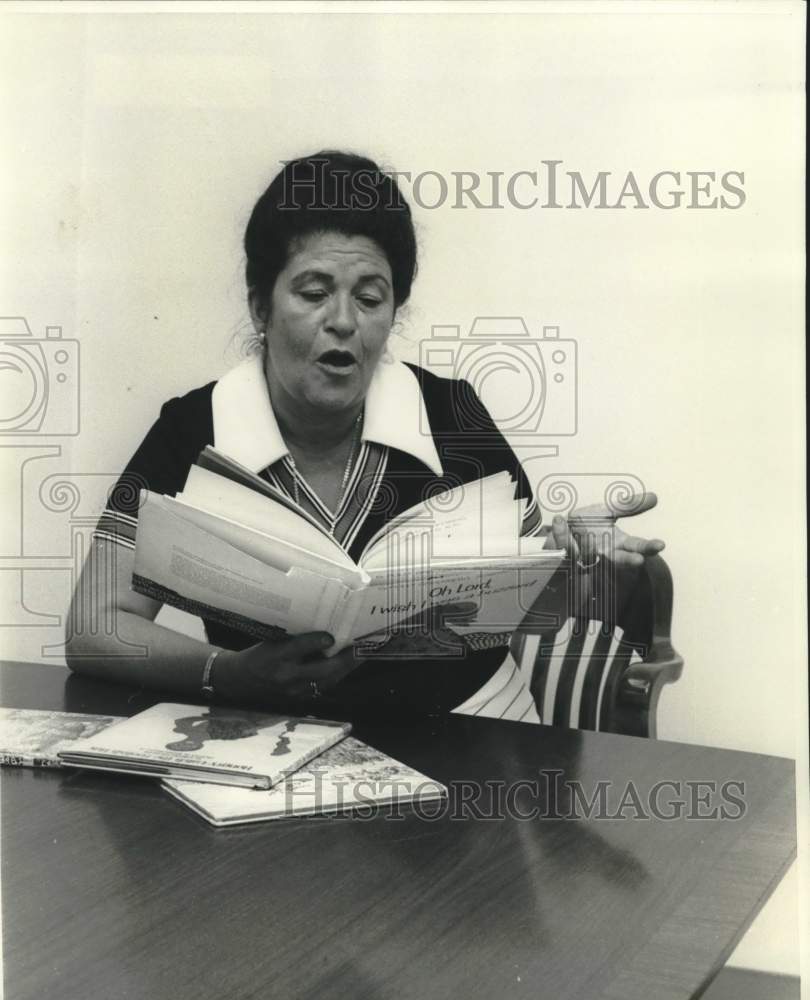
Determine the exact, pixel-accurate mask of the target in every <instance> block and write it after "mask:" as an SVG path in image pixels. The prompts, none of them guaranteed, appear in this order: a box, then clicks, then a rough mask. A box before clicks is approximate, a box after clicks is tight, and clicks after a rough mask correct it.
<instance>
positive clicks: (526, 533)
mask: <svg viewBox="0 0 810 1000" xmlns="http://www.w3.org/2000/svg"><path fill="white" fill-rule="evenodd" d="M542 528H543V514H542V511H541V510H540V508H539V507H538V505H537V500H536V499H535V498H534V497H532V499H531V500H530V501H529V505H528V507H527V508H526V510H525V511H524V513H523V522H522V524H521V526H520V534H521V536H522V537H523V538H527V537H531V536H532V535H537V534H539V533H540V532H541V529H542Z"/></svg>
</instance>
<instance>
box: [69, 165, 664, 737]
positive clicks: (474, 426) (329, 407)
mask: <svg viewBox="0 0 810 1000" xmlns="http://www.w3.org/2000/svg"><path fill="white" fill-rule="evenodd" d="M244 246H245V253H246V257H247V267H246V279H247V296H248V304H249V307H250V315H251V317H252V321H253V326H254V328H255V331H256V348H257V349H256V350H255V352H254V353H253V354H252V355H251V356H249V357H248V359H247V360H246V361H245V362H244V363H243V364H241V365H239V366H237V367H236V368H234V369H233V370H231V371H230V372H228V373H227V374H226V375H225V376H224V377H223V378H221V379H220V380H219V381H218V382H216V383H213V382H212V383H209V384H208V385H205V386H203V387H201V388H198V389H194V390H192V391H191V392H189V393H188V394H187V395H185V396H183V397H181V398H175V399H171V400H169V401H168V402H167V403H166V404H165V405H164V406H163V408H162V410H161V413H160V416H159V418H158V420H157V422H156V423H155V424H154V426H153V427H152V428H151V430H150V431H149V433H148V434H147V435H146V437H145V439H144V440H143V442H142V444H141V445H140V447H139V448H138V449H137V451H136V452H135V454H134V455H133V457H132V459H131V461H130V462H129V464H128V466H127V468H126V470H125V472H124V473H123V475H122V477H121V479H120V480H119V482H118V484H117V486H116V487H115V488H114V489H113V490H112V491H111V493H110V499H109V504H108V508H107V510H106V511H105V512H104V514H103V516H102V518H101V520H100V522H99V525H98V528H97V531H96V533H95V536H94V541H93V544H92V547H91V551H90V553H89V557H88V560H87V564H86V566H85V568H84V571H83V573H82V577H81V579H80V581H79V584H78V586H77V592H76V595H75V598H74V601H75V602H81V605H82V607H84V608H87V607H90V608H91V609H92V613H93V614H94V615H95V616H96V620H99V621H102V620H103V621H108V622H112V623H113V625H112V627H106V628H101V629H97V630H95V631H94V632H93V634H88V633H86V632H82V631H79V630H77V629H72V628H70V626H69V634H68V647H67V660H68V665H69V666H70V667H71V669H73V670H75V671H78V672H81V673H86V674H90V675H95V676H97V677H102V678H105V679H108V680H114V681H121V682H127V683H130V684H134V685H139V686H145V687H150V688H153V689H156V690H159V691H162V692H165V693H166V694H167V695H171V696H172V697H175V698H199V697H200V695H201V692H203V691H204V692H205V694H206V695H207V696H209V697H211V698H213V699H214V700H219V701H223V702H229V703H233V704H240V705H244V706H256V707H262V708H266V709H271V710H272V709H276V710H286V711H297V712H301V713H304V712H305V713H314V712H317V713H318V714H321V715H325V716H339V717H344V718H351V717H356V716H359V715H362V714H366V713H370V714H379V713H380V712H386V713H391V712H393V713H396V714H408V713H414V712H416V713H420V714H421V713H430V714H433V713H443V712H447V711H449V710H451V709H452V708H453V707H455V706H456V705H458V704H460V703H461V702H463V701H464V700H465V699H466V698H468V697H469V696H470V695H472V694H473V693H474V692H475V691H476V690H477V689H478V688H480V687H481V685H482V684H484V683H485V682H486V681H487V680H488V679H489V678H490V677H491V676H492V674H493V673H494V671H495V670H496V669H497V668H498V666H499V665H500V663H501V662H502V660H503V658H504V652H505V649H504V647H502V648H500V649H497V648H496V649H484V650H472V649H469V650H466V651H465V652H466V655H464V656H463V657H459V655H458V654H457V653H456V655H454V656H452V657H448V656H446V655H442V654H443V653H445V652H446V648H447V641H446V635H445V634H443V632H444V622H445V621H446V616H447V615H448V614H451V613H452V609H450V610H448V609H444V610H443V611H441V612H439V613H437V614H435V615H433V616H432V618H431V619H430V621H429V622H428V626H429V627H428V628H427V629H426V630H425V631H423V632H422V633H421V634H420V635H418V636H417V638H414V636H413V633H407V634H401V635H399V636H397V635H395V636H394V637H393V638H392V639H391V640H390V641H389V643H388V644H387V646H386V647H384V651H385V655H384V654H383V651H379V652H378V653H377V655H375V656H373V657H369V656H366V657H363V656H360V655H358V654H356V651H354V650H351V649H349V650H345V651H343V652H342V653H340V654H338V655H337V656H334V657H331V658H327V657H326V656H325V655H324V652H325V650H326V649H327V648H328V647H329V645H330V644H331V642H332V639H331V637H330V636H328V635H325V634H322V633H309V634H306V635H298V636H295V637H291V638H289V639H288V640H286V641H283V642H280V643H271V642H260V643H255V642H254V640H253V639H252V638H251V637H250V636H248V635H246V634H245V633H243V632H239V631H236V630H235V629H233V628H228V627H225V626H223V625H221V624H218V623H217V622H215V621H205V622H204V624H205V630H206V636H207V638H208V642H201V641H198V640H196V639H194V638H191V637H189V636H185V635H181V634H178V633H176V632H174V631H171V630H169V629H166V628H163V627H161V626H159V625H157V624H156V623H155V620H154V619H155V617H156V615H157V613H158V611H159V610H160V605H159V604H158V602H156V601H154V600H151V599H150V598H148V597H145V596H143V595H141V594H138V593H136V592H134V591H133V590H132V589H131V588H130V581H131V577H132V568H133V549H134V545H135V533H136V530H137V523H138V492H139V489H140V488H146V489H149V490H151V491H154V492H157V493H165V494H175V493H177V492H179V491H180V490H182V488H183V486H184V483H185V480H186V476H187V474H188V471H189V468H190V467H191V465H192V464H193V463H194V462H195V461H196V459H197V456H198V455H199V453H200V451H201V450H202V449H203V448H204V447H205V446H206V445H209V444H213V445H215V447H216V448H217V449H219V450H220V451H222V452H224V453H226V454H227V455H229V456H231V457H232V458H234V459H236V460H237V461H238V462H240V463H241V464H242V465H244V466H247V467H248V468H249V469H250V470H251V471H253V472H256V473H258V474H261V475H262V476H263V477H265V478H267V479H268V481H269V482H271V483H272V484H273V485H274V486H276V487H277V488H278V489H280V490H283V491H284V492H285V493H286V494H287V496H288V497H289V498H290V499H291V500H293V501H294V503H295V504H297V505H298V506H300V507H301V508H302V509H303V510H305V511H307V512H308V513H309V514H310V515H312V516H313V517H315V518H317V519H318V520H319V521H320V522H321V523H322V524H323V525H324V526H325V527H326V528H327V530H328V531H329V532H330V533H331V534H332V535H333V537H334V538H335V539H336V540H337V541H338V542H339V543H340V544H341V545H342V546H343V547H344V548H345V549H346V550H347V552H348V553H349V555H350V556H352V558H356V557H357V555H358V554H359V553H360V552H361V551H362V549H363V547H364V545H365V544H366V542H367V541H368V540H369V539H370V538H371V536H372V535H373V534H374V533H375V532H376V531H377V530H378V529H379V528H380V527H381V525H383V524H384V523H385V522H386V521H387V520H389V519H390V518H391V517H392V516H394V515H396V514H397V513H398V512H400V511H402V510H405V509H407V508H408V507H411V506H413V505H414V504H415V503H418V502H419V501H420V500H421V499H423V498H424V497H425V496H426V495H429V493H430V492H431V491H432V492H435V491H436V490H437V489H439V488H441V487H442V486H448V485H455V484H457V483H459V482H462V483H464V482H471V481H473V480H475V479H478V478H480V477H481V476H482V475H488V474H490V473H494V472H498V471H501V470H507V471H508V472H509V473H510V474H511V475H512V477H513V478H514V479H515V481H516V482H517V484H518V491H519V494H520V495H521V496H523V497H525V498H527V500H528V501H529V502H528V504H527V509H526V514H525V519H524V524H523V532H524V534H531V533H535V532H537V531H538V530H540V514H539V510H538V507H537V504H536V502H535V500H534V497H533V492H532V490H531V487H530V486H529V483H528V481H527V479H526V476H525V474H524V472H523V470H522V469H521V467H520V464H519V462H518V460H517V458H516V457H515V455H514V453H513V452H512V450H511V448H510V447H509V445H508V444H507V442H506V440H505V439H504V438H503V436H502V435H501V434H500V433H499V431H498V430H497V428H496V426H495V424H494V423H493V421H492V419H491V417H490V416H489V414H488V413H487V411H486V409H485V407H484V406H483V404H482V403H481V402H480V400H479V399H478V397H477V396H476V394H475V392H474V391H473V389H472V388H471V386H470V385H469V384H468V383H467V382H464V381H458V380H453V379H444V378H439V377H437V376H435V375H432V374H431V373H429V372H428V371H425V370H423V369H421V368H419V367H416V366H413V365H406V364H403V363H399V362H395V361H393V359H392V358H391V357H390V355H388V353H387V350H386V343H387V341H388V337H389V335H390V333H391V327H392V324H393V322H394V318H395V316H396V313H397V310H398V309H399V308H400V307H401V306H402V305H403V304H404V303H405V302H406V301H407V299H408V296H409V294H410V290H411V283H412V281H413V278H414V275H415V272H416V239H415V235H414V228H413V223H412V221H411V213H410V209H409V207H408V205H407V203H406V202H405V200H404V198H403V196H402V194H401V192H400V190H399V188H398V187H397V185H396V183H395V181H394V180H393V179H392V178H391V177H389V176H387V175H386V174H384V173H383V172H382V171H381V170H380V169H379V168H378V167H377V165H376V164H375V163H373V162H372V161H371V160H368V159H364V158H361V157H359V156H353V155H348V154H344V153H331V152H328V153H319V154H316V155H315V156H311V157H306V158H303V159H300V160H296V161H292V162H290V163H288V164H287V165H286V166H285V167H284V169H283V170H282V171H281V172H280V173H279V174H278V176H277V177H276V178H275V179H274V180H273V181H272V183H271V184H270V186H269V187H268V188H267V190H266V191H265V193H264V194H263V195H262V196H261V198H259V200H258V202H257V203H256V205H255V207H254V209H253V212H252V215H251V217H250V221H249V222H248V226H247V230H246V233H245V241H244ZM427 429H429V432H430V433H428V432H427ZM654 502H655V500H654V497H653V498H651V499H649V500H648V501H646V502H645V503H644V504H642V506H641V507H639V509H646V507H647V506H650V505H652V503H654ZM606 516H608V515H607V514H606ZM611 523H612V521H611ZM573 527H574V529H575V530H573V531H572V530H571V525H569V524H567V523H566V522H565V521H564V520H563V519H555V522H554V524H553V525H552V533H551V539H552V540H553V542H554V544H555V546H557V547H564V548H567V549H568V551H569V552H570V553H571V554H572V556H574V557H578V558H583V559H587V560H593V559H594V558H598V555H599V553H598V552H596V551H593V546H592V544H591V543H590V542H589V541H588V538H589V537H590V536H588V535H587V533H585V532H583V531H577V530H576V527H577V525H576V523H575V524H574V525H573ZM577 536H578V537H577ZM593 537H599V538H604V532H603V531H600V532H598V533H597V534H596V535H594V536H593ZM662 547H663V543H660V542H645V541H644V540H642V539H633V538H629V537H628V536H626V535H624V534H623V533H622V532H619V531H618V530H614V538H613V550H614V555H615V558H617V560H619V561H625V562H627V563H634V562H636V563H638V562H641V561H642V560H643V556H644V555H645V554H651V553H653V552H657V551H659V550H660V548H662ZM580 548H582V549H583V551H580ZM73 620H74V615H73V614H71V615H70V618H69V621H70V622H72V621H73ZM518 624H519V623H518V622H516V623H515V625H516V626H517V625H518ZM506 641H508V636H507V639H506ZM457 648H458V647H457V646H456V649H457Z"/></svg>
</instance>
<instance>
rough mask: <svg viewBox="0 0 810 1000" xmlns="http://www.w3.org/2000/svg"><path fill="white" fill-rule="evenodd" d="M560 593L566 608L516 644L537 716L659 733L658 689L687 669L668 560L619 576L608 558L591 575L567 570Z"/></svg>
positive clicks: (609, 729)
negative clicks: (675, 637) (677, 639)
mask: <svg viewBox="0 0 810 1000" xmlns="http://www.w3.org/2000/svg"><path fill="white" fill-rule="evenodd" d="M554 583H555V582H554V581H552V584H550V585H549V588H550V589H551V592H552V594H553V593H554V592H555V586H554V585H553V584H554ZM556 592H557V594H558V595H559V596H560V597H562V598H563V603H562V604H561V605H560V607H561V608H565V609H566V610H567V611H568V614H567V615H565V614H562V613H559V614H557V615H556V618H557V621H556V623H555V624H554V625H552V626H550V627H548V628H547V627H545V626H540V625H538V626H536V627H535V628H533V629H532V630H531V632H521V633H518V634H517V635H516V638H515V640H514V641H513V645H512V653H513V656H514V658H515V660H516V661H517V663H518V665H519V667H520V672H521V674H522V675H523V677H524V679H526V680H527V681H528V683H529V688H530V691H531V694H532V696H533V698H534V703H535V706H536V709H537V715H538V716H539V718H540V721H541V722H550V723H551V724H552V725H555V726H566V727H572V728H578V729H591V730H600V731H603V732H610V733H623V734H626V735H629V736H644V737H650V738H655V735H656V710H657V706H658V699H659V697H660V694H661V690H662V688H663V687H664V685H665V684H669V683H672V682H673V681H676V680H677V679H678V678H679V677H680V675H681V670H682V668H683V660H682V659H681V657H680V656H679V655H678V654H677V653H676V652H675V650H674V648H673V646H672V643H671V641H670V627H671V623H672V575H671V573H670V571H669V567H668V566H667V564H666V563H665V562H664V560H663V559H662V558H661V557H660V556H653V557H651V558H648V559H646V560H645V562H644V566H643V567H642V568H641V569H639V570H634V571H624V572H622V573H620V574H615V573H614V572H613V570H612V564H610V563H607V562H603V563H600V564H599V565H598V566H597V567H595V569H594V570H592V571H591V572H590V573H588V574H578V573H577V574H574V575H570V576H569V575H563V576H562V577H561V579H560V580H558V581H556ZM571 610H573V614H570V612H571Z"/></svg>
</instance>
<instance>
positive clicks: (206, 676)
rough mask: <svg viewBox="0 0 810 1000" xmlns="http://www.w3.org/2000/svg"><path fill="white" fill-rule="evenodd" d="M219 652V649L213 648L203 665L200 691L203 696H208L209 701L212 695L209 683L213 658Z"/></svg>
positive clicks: (212, 691)
mask: <svg viewBox="0 0 810 1000" xmlns="http://www.w3.org/2000/svg"><path fill="white" fill-rule="evenodd" d="M221 652H222V650H221V649H215V650H214V651H213V652H212V653H209V654H208V659H207V660H206V661H205V666H204V667H203V675H202V693H203V697H205V698H208V699H209V701H210V699H211V698H213V697H214V688H213V686H212V684H211V671H212V670H213V669H214V660H215V659H216V658H217V657H218V656H219V654H220V653H221Z"/></svg>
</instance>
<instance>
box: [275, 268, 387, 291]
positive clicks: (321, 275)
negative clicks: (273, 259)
mask: <svg viewBox="0 0 810 1000" xmlns="http://www.w3.org/2000/svg"><path fill="white" fill-rule="evenodd" d="M308 281H322V282H324V284H327V285H334V283H335V276H334V275H333V274H330V273H329V272H328V271H318V270H317V269H315V268H308V269H307V270H306V271H301V273H300V274H296V275H295V277H294V278H292V279H291V282H290V284H291V285H292V286H293V288H299V287H300V286H301V285H305V284H306V283H307V282H308ZM369 281H381V282H382V283H383V284H384V285H386V286H387V287H390V285H391V282H390V281H389V280H388V278H386V276H385V275H384V274H380V273H378V272H377V271H374V272H372V273H371V274H361V275H360V277H359V278H358V279H357V281H356V282H355V284H356V285H362V284H366V283H367V282H369Z"/></svg>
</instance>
